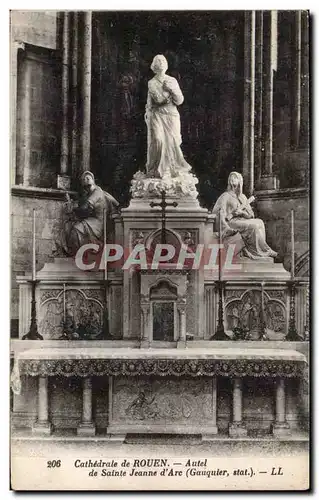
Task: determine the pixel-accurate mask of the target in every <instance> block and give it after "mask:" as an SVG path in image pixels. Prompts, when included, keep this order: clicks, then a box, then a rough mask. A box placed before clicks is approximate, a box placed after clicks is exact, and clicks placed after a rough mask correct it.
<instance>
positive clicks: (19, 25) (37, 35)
mask: <svg viewBox="0 0 319 500" xmlns="http://www.w3.org/2000/svg"><path fill="white" fill-rule="evenodd" d="M10 28H11V38H12V40H18V41H21V42H25V43H30V44H32V45H38V46H41V47H46V48H48V49H56V48H57V31H58V12H56V11H52V10H45V11H38V12H37V11H27V10H26V11H24V10H12V11H11V16H10Z"/></svg>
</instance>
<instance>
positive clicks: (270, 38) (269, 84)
mask: <svg viewBox="0 0 319 500" xmlns="http://www.w3.org/2000/svg"><path fill="white" fill-rule="evenodd" d="M277 31H278V30H277V11H264V13H263V75H264V81H263V134H262V135H263V161H262V172H261V174H262V175H261V179H260V183H259V188H260V189H278V188H279V183H278V179H277V177H276V175H275V174H274V172H273V98H274V72H275V71H277V37H278V33H277Z"/></svg>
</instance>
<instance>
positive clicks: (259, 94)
mask: <svg viewBox="0 0 319 500" xmlns="http://www.w3.org/2000/svg"><path fill="white" fill-rule="evenodd" d="M255 43H256V47H255V146H254V156H255V158H254V178H255V184H256V185H257V186H258V185H259V184H260V178H261V172H262V158H263V151H262V148H263V142H262V123H263V11H262V10H259V11H256V25H255Z"/></svg>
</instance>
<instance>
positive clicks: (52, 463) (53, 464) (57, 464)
mask: <svg viewBox="0 0 319 500" xmlns="http://www.w3.org/2000/svg"><path fill="white" fill-rule="evenodd" d="M47 467H48V469H51V468H52V469H53V467H61V460H49V461H48V462H47Z"/></svg>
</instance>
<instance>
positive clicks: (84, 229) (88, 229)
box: [58, 171, 119, 255]
mask: <svg viewBox="0 0 319 500" xmlns="http://www.w3.org/2000/svg"><path fill="white" fill-rule="evenodd" d="M81 182H82V186H83V193H81V197H80V199H79V201H78V202H77V203H74V202H72V201H71V200H70V199H69V198H68V199H67V203H66V210H65V213H66V215H67V220H66V221H65V222H64V228H63V231H62V234H61V241H60V244H59V245H58V246H60V247H61V248H62V251H63V252H64V253H65V254H66V255H75V254H76V252H77V250H78V249H79V248H80V247H81V246H82V245H84V244H86V243H92V242H99V241H102V240H103V227H104V210H105V209H106V217H107V219H109V217H110V215H111V214H112V213H113V212H114V211H115V209H116V208H117V207H118V206H119V203H118V202H117V201H116V200H115V198H113V196H111V195H110V194H109V193H106V192H105V191H103V190H102V189H101V188H100V187H99V186H97V185H96V184H95V179H94V175H93V174H92V172H89V171H86V172H84V173H83V174H82V177H81Z"/></svg>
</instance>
